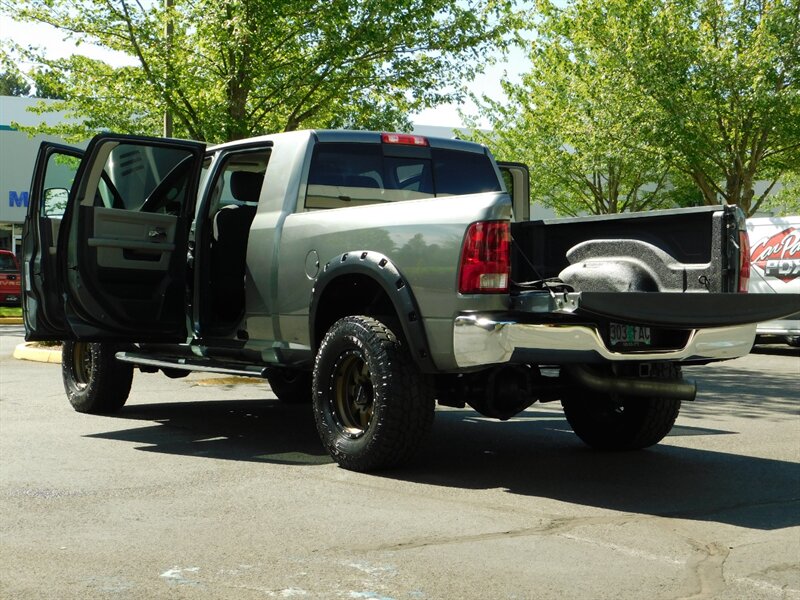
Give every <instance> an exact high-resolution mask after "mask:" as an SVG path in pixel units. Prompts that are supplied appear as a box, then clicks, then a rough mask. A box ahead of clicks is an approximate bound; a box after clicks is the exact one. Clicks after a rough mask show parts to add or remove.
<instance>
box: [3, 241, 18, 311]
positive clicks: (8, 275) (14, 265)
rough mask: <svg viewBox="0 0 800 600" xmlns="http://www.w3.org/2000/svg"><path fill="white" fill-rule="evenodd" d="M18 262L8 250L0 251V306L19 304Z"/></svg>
mask: <svg viewBox="0 0 800 600" xmlns="http://www.w3.org/2000/svg"><path fill="white" fill-rule="evenodd" d="M21 298H22V295H21V288H20V273H19V261H18V260H17V257H16V255H15V254H14V253H13V252H11V251H10V250H0V304H14V305H17V304H19V303H20V299H21Z"/></svg>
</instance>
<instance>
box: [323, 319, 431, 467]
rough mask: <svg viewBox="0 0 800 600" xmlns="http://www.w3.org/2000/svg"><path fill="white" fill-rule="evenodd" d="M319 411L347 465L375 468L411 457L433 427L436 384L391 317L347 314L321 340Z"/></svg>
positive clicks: (337, 456) (327, 442)
mask: <svg viewBox="0 0 800 600" xmlns="http://www.w3.org/2000/svg"><path fill="white" fill-rule="evenodd" d="M312 397H313V405H314V419H315V421H316V425H317V431H318V432H319V435H320V438H321V440H322V443H323V445H324V446H325V449H326V450H327V451H328V452H329V453H330V455H331V457H333V459H334V460H335V461H336V462H337V463H339V465H341V466H342V467H344V468H346V469H350V470H353V471H362V472H365V471H373V470H377V469H382V468H387V467H392V466H398V465H400V464H402V463H405V462H407V461H408V460H410V459H411V458H412V457H413V455H414V454H415V453H416V451H417V450H418V449H419V446H420V445H421V444H422V441H423V440H424V439H425V437H426V436H427V434H428V432H429V431H430V428H431V425H432V423H433V415H434V409H435V405H434V397H433V385H432V382H431V379H430V377H429V376H426V375H424V374H423V373H421V372H420V371H419V369H418V368H417V366H416V365H415V364H414V362H413V360H412V359H411V356H410V354H409V351H408V348H407V346H406V345H405V344H403V343H402V342H401V341H400V340H399V339H398V338H397V336H396V335H395V334H394V332H393V331H392V330H391V329H389V328H388V327H387V326H386V325H384V324H383V323H381V322H380V321H377V320H376V319H373V318H371V317H365V316H353V317H345V318H344V319H341V320H339V321H337V322H336V323H334V324H333V326H332V327H331V328H330V330H329V331H328V333H327V334H326V335H325V338H324V339H323V340H322V344H321V345H320V349H319V352H318V353H317V357H316V361H315V364H314V380H313V395H312Z"/></svg>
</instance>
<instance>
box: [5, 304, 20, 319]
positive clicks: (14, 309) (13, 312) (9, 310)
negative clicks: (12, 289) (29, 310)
mask: <svg viewBox="0 0 800 600" xmlns="http://www.w3.org/2000/svg"><path fill="white" fill-rule="evenodd" d="M0 317H22V307H21V306H0Z"/></svg>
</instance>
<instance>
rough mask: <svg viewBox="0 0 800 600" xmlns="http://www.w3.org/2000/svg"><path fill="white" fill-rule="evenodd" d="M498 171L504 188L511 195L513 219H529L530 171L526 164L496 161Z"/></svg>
mask: <svg viewBox="0 0 800 600" xmlns="http://www.w3.org/2000/svg"><path fill="white" fill-rule="evenodd" d="M497 166H498V167H499V168H500V173H502V175H503V180H504V181H505V184H506V189H507V190H508V193H509V194H510V195H511V202H512V206H513V207H514V221H515V222H520V221H530V219H531V188H530V173H529V172H528V167H527V165H524V164H522V163H514V162H498V163H497Z"/></svg>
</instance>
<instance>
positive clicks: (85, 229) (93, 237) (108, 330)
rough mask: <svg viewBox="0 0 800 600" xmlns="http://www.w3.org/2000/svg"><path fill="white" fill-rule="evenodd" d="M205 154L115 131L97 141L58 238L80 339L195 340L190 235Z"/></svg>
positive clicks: (68, 308) (71, 318) (69, 312)
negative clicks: (190, 334)
mask: <svg viewBox="0 0 800 600" xmlns="http://www.w3.org/2000/svg"><path fill="white" fill-rule="evenodd" d="M204 150H205V145H204V144H200V143H196V142H187V141H178V140H168V139H161V138H143V137H132V136H121V135H114V134H100V135H98V136H96V137H95V138H94V139H93V140H92V141H91V143H90V144H89V146H88V148H87V149H86V154H85V158H84V159H83V161H82V162H81V164H80V168H79V169H78V173H77V175H76V179H75V184H74V185H73V187H72V190H71V192H70V196H69V203H68V206H67V210H66V212H65V214H64V219H63V224H62V227H61V229H62V231H61V235H60V237H59V242H58V274H59V278H60V284H61V288H62V290H63V292H64V294H65V297H66V303H65V315H66V321H67V324H68V325H69V328H70V329H71V330H72V332H73V334H74V337H75V338H76V339H79V340H86V341H92V340H114V341H118V342H121V341H130V342H135V341H158V342H174V341H185V340H186V337H187V325H186V323H187V318H186V307H187V296H186V294H187V289H186V281H187V260H186V259H187V249H188V235H189V227H190V225H191V221H192V219H193V218H194V206H195V201H196V198H197V186H198V180H199V176H200V169H201V164H202V160H203V153H204Z"/></svg>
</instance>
